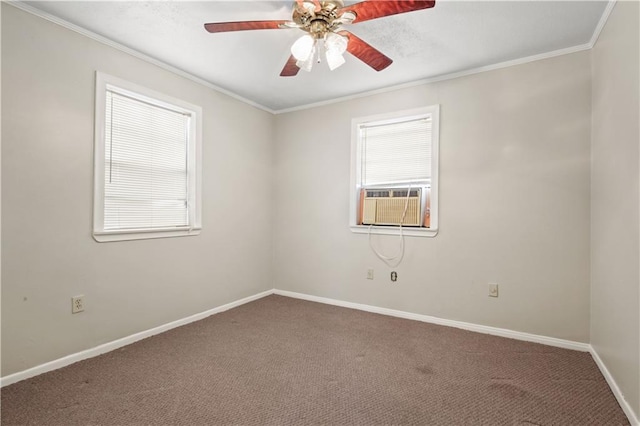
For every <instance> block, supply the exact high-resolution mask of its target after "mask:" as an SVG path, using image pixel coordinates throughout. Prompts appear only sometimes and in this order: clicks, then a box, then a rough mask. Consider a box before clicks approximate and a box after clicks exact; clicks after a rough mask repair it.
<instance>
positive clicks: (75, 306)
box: [71, 295, 84, 314]
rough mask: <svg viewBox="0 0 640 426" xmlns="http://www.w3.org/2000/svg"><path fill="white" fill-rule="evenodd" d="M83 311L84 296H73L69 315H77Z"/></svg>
mask: <svg viewBox="0 0 640 426" xmlns="http://www.w3.org/2000/svg"><path fill="white" fill-rule="evenodd" d="M82 311H84V296H83V295H80V296H75V297H72V298H71V313H72V314H77V313H78V312H82Z"/></svg>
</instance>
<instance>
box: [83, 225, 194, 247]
mask: <svg viewBox="0 0 640 426" xmlns="http://www.w3.org/2000/svg"><path fill="white" fill-rule="evenodd" d="M201 229H202V228H191V229H189V228H184V229H166V230H163V229H153V230H146V229H132V230H126V231H94V232H93V239H94V240H96V241H97V242H99V243H106V242H109V241H130V240H148V239H152V238H170V237H188V236H191V235H198V234H200V230H201Z"/></svg>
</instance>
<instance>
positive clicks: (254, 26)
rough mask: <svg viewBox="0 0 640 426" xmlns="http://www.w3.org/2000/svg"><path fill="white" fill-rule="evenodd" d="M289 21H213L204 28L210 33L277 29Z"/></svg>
mask: <svg viewBox="0 0 640 426" xmlns="http://www.w3.org/2000/svg"><path fill="white" fill-rule="evenodd" d="M288 22H289V21H240V22H214V23H211V24H204V28H205V29H206V30H207V31H209V32H210V33H224V32H228V31H247V30H277V29H279V28H282V27H281V25H284V24H286V23H288Z"/></svg>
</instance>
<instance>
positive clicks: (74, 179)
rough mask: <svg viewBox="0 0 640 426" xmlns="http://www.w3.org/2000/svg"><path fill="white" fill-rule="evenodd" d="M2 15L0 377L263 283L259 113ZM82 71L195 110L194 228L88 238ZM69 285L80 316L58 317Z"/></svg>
mask: <svg viewBox="0 0 640 426" xmlns="http://www.w3.org/2000/svg"><path fill="white" fill-rule="evenodd" d="M2 12H3V13H2V56H3V58H2V59H3V61H2V95H3V97H2V103H3V104H2V111H3V115H2V131H3V135H2V136H3V146H2V174H3V175H2V183H3V187H2V206H3V211H2V228H3V231H4V232H3V234H2V376H6V375H7V374H10V373H13V372H16V371H20V370H24V369H26V368H29V367H32V366H34V365H37V364H41V363H43V362H46V361H50V360H53V359H56V358H59V357H61V356H64V355H68V354H71V353H74V352H78V351H81V350H83V349H87V348H91V347H94V346H97V345H98V344H101V343H104V342H109V341H112V340H115V339H117V338H120V337H123V336H127V335H130V334H133V333H135V332H138V331H142V330H146V329H149V328H151V327H155V326H158V325H161V324H165V323H167V322H170V321H172V320H176V319H179V318H184V317H186V316H189V315H191V314H195V313H198V312H202V311H205V310H208V309H211V308H212V307H216V306H219V305H222V304H224V303H227V302H230V301H234V300H238V299H240V298H243V297H246V296H249V295H253V294H256V293H258V292H260V291H264V290H267V289H270V288H272V287H273V285H272V283H271V280H270V277H271V254H270V252H271V238H272V235H271V231H270V224H271V217H270V214H269V210H268V209H266V210H265V209H264V205H269V198H270V192H271V173H272V165H271V155H272V143H271V141H272V137H273V135H272V133H273V116H272V115H270V114H268V113H266V112H263V111H260V110H257V109H255V108H253V107H250V106H247V105H246V104H244V103H242V102H239V101H236V100H233V99H231V98H229V97H227V96H225V95H221V94H220V93H217V92H214V91H213V90H210V89H207V88H205V87H203V86H201V85H198V84H196V83H193V82H191V81H189V80H186V79H184V78H182V77H179V76H177V75H175V74H172V73H170V72H167V71H165V70H162V69H160V68H158V67H157V66H154V65H151V64H149V63H147V62H144V61H142V60H139V59H136V58H134V57H132V56H130V55H128V54H125V53H122V52H120V51H117V50H115V49H113V48H110V47H107V46H105V45H103V44H100V43H97V42H95V41H93V40H90V39H88V38H86V37H84V36H81V35H79V34H77V33H74V32H72V31H69V30H67V29H64V28H62V27H60V26H58V25H55V24H52V23H50V22H47V21H44V20H42V19H40V18H37V17H35V16H33V15H30V14H28V13H25V12H23V11H20V10H18V9H16V8H14V7H12V6H10V5H8V4H6V3H2ZM96 70H100V71H103V72H106V73H108V74H112V75H115V76H118V77H121V78H124V79H127V80H129V81H132V82H134V83H137V84H140V85H144V86H146V87H149V88H151V89H153V90H157V91H161V92H163V93H166V94H168V95H170V96H174V97H177V98H181V99H184V100H186V101H188V102H191V103H194V104H197V105H200V106H202V108H203V113H204V127H203V132H204V140H203V196H202V199H203V204H204V205H203V221H202V222H203V230H202V233H201V234H200V235H199V236H196V237H182V238H167V239H158V240H143V241H128V242H112V243H97V242H95V241H94V240H93V238H92V237H91V229H92V205H93V204H92V203H93V200H92V196H93V195H92V194H93V191H92V182H93V122H94V115H93V111H94V90H95V89H94V78H95V76H94V75H95V71H96ZM246 123H251V125H249V126H248V125H246ZM247 193H251V194H252V197H247V196H246V194H247ZM256 212H261V213H260V214H255V213H256ZM77 294H84V295H85V297H86V301H85V305H86V311H85V312H83V313H81V314H77V315H71V299H70V298H71V296H73V295H77Z"/></svg>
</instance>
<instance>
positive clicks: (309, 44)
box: [291, 34, 316, 62]
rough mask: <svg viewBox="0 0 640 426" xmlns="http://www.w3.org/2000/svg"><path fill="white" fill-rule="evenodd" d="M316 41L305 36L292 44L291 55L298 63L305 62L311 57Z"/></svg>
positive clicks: (307, 35)
mask: <svg viewBox="0 0 640 426" xmlns="http://www.w3.org/2000/svg"><path fill="white" fill-rule="evenodd" d="M315 44H316V40H315V39H314V38H313V37H311V36H310V35H309V34H305V35H303V36H302V37H300V38H299V39H297V40H296V41H295V43H293V45H292V46H291V54H292V55H293V57H294V58H296V59H297V60H298V61H300V62H305V61H307V60H308V59H310V58H312V57H313V51H314V50H315V49H314V47H315Z"/></svg>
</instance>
